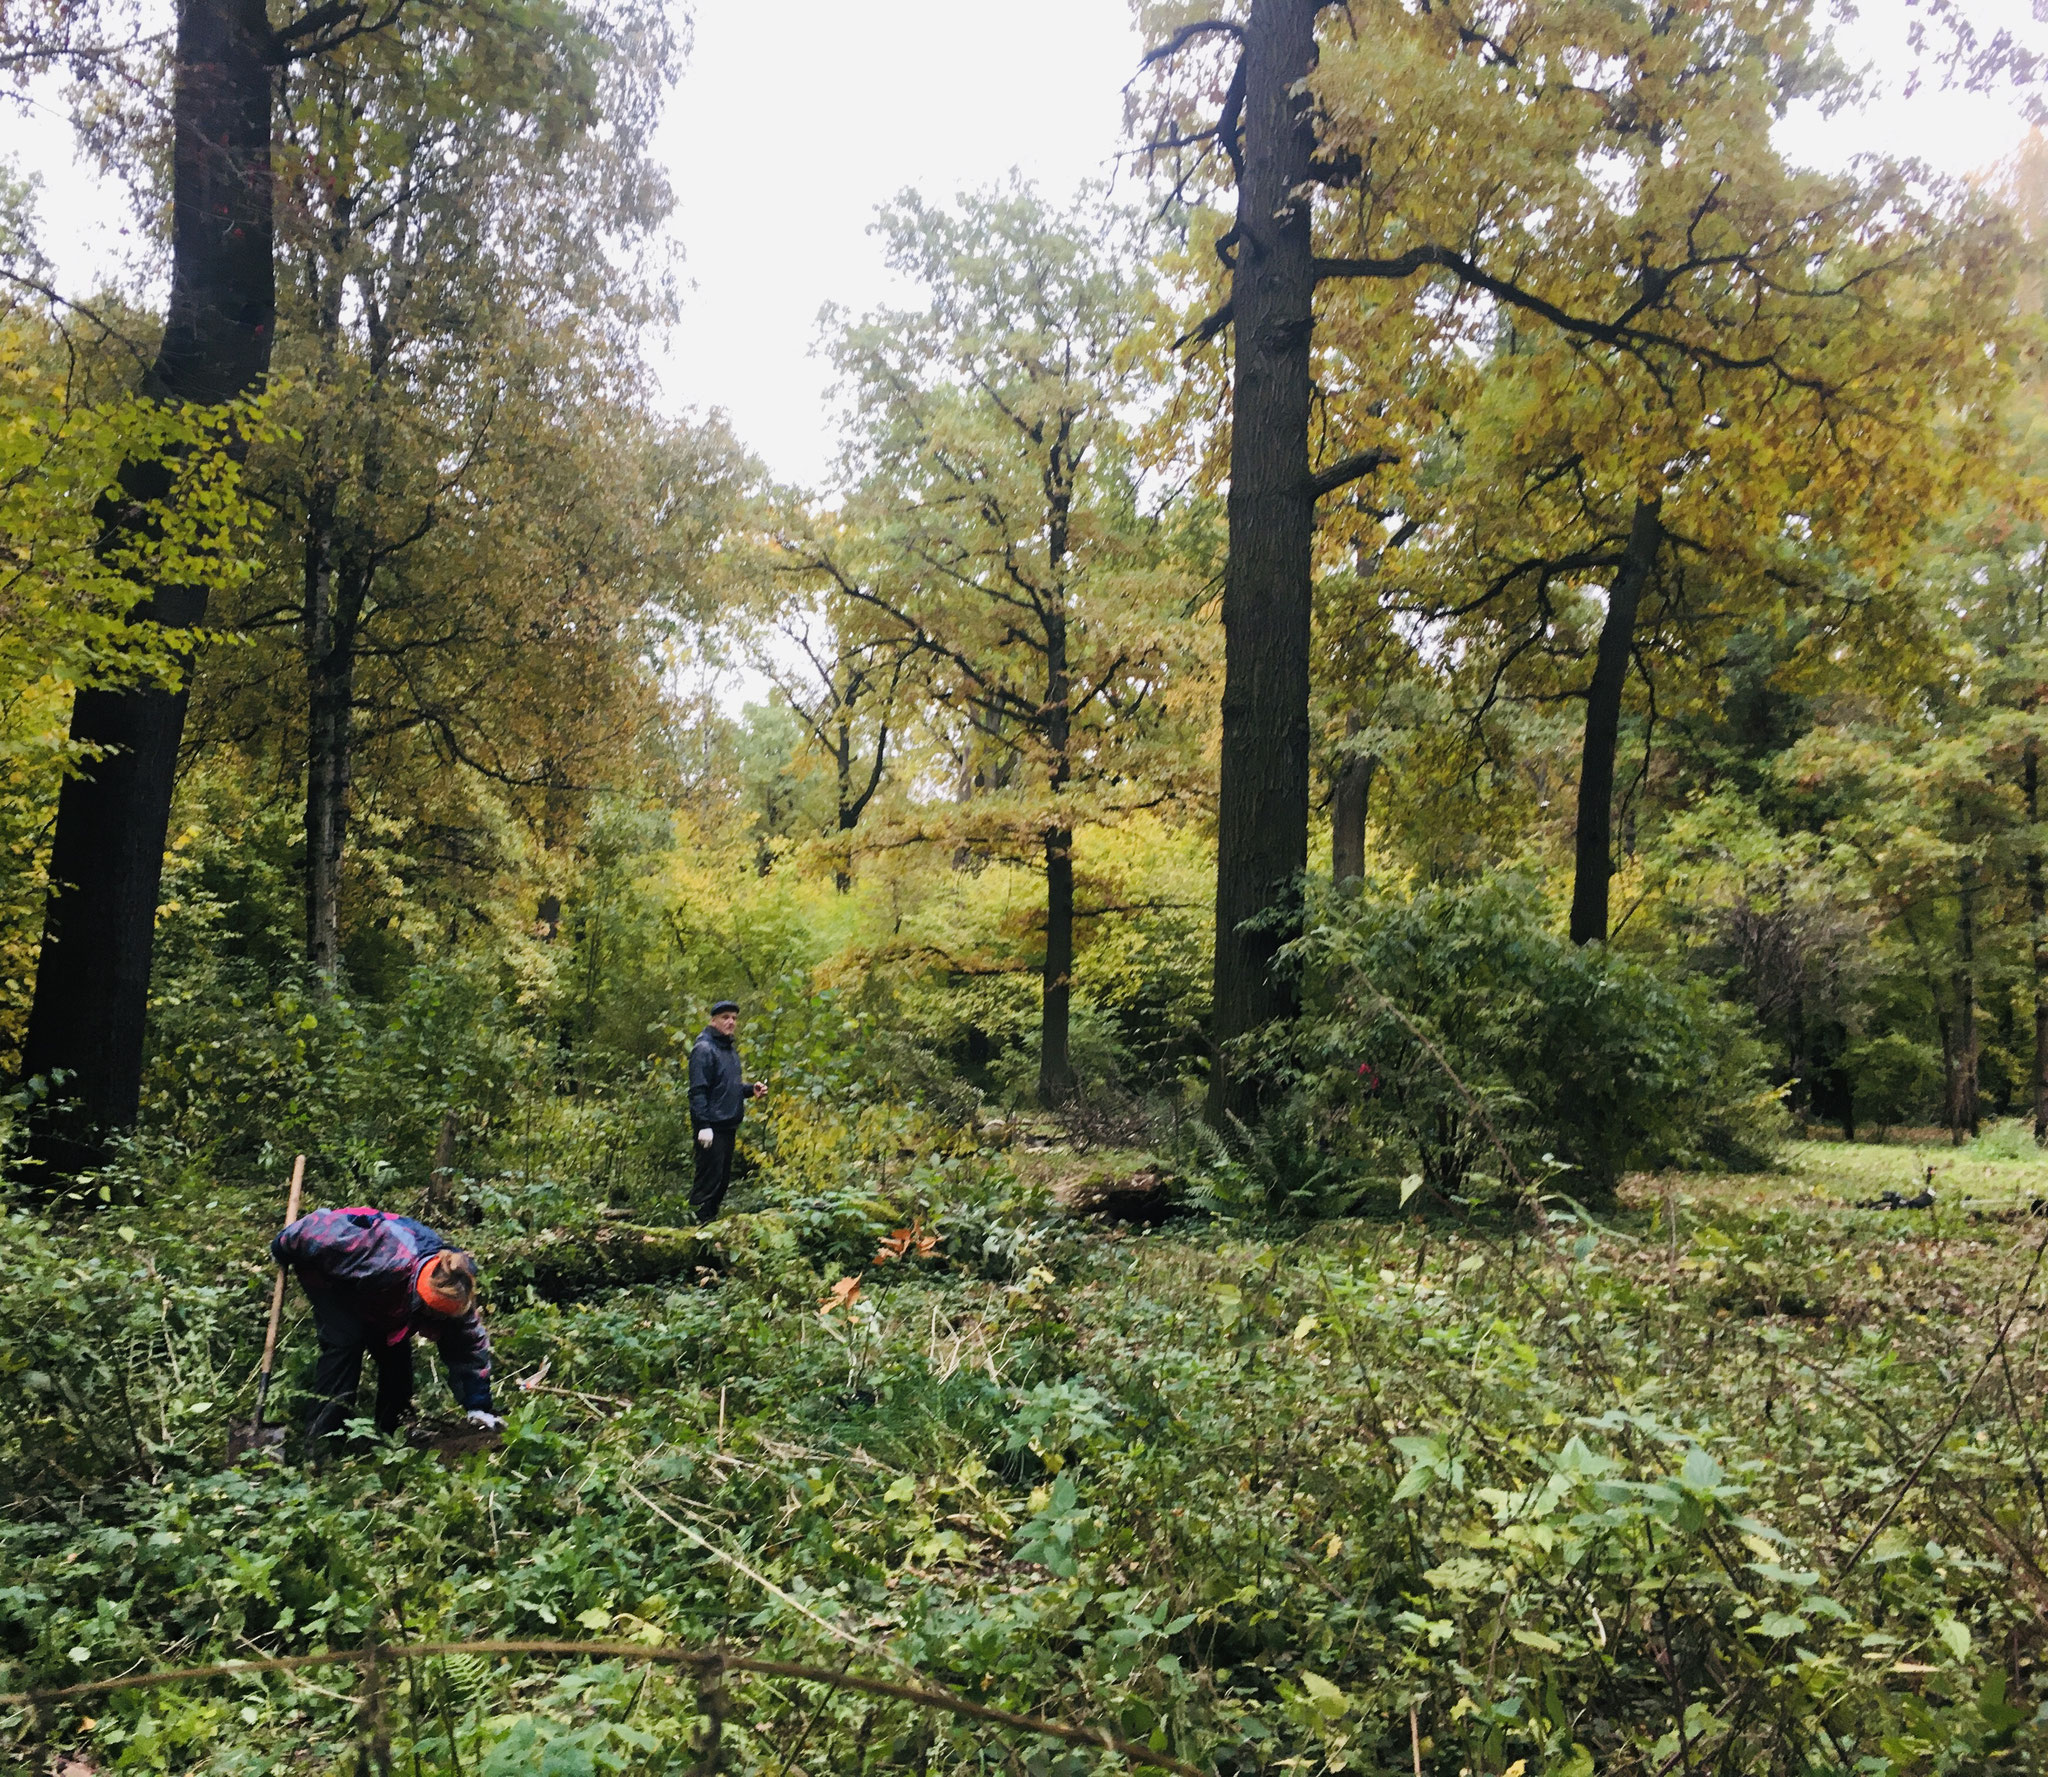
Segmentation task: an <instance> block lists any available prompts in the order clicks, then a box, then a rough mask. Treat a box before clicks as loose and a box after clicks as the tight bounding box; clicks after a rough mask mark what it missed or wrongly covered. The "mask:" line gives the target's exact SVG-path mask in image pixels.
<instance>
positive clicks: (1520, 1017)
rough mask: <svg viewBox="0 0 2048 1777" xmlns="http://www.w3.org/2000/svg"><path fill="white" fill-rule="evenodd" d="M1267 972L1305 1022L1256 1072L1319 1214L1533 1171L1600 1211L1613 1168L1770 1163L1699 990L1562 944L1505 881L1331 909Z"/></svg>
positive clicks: (1466, 1188) (1742, 1071)
mask: <svg viewBox="0 0 2048 1777" xmlns="http://www.w3.org/2000/svg"><path fill="white" fill-rule="evenodd" d="M1283 956H1284V958H1285V960H1286V962H1287V964H1288V965H1290V966H1291V967H1292V968H1293V969H1294V970H1295V971H1296V973H1297V975H1298V977H1299V979H1300V981H1301V983H1302V987H1303V997H1304V1007H1303V1014H1302V1017H1301V1018H1300V1019H1299V1020H1298V1021H1297V1022H1296V1023H1294V1024H1293V1025H1292V1026H1290V1027H1289V1028H1288V1030H1287V1032H1286V1034H1285V1036H1284V1037H1283V1038H1282V1039H1281V1042H1280V1044H1279V1045H1278V1046H1277V1047H1276V1048H1274V1049H1272V1050H1271V1051H1269V1052H1268V1054H1266V1055H1265V1056H1264V1057H1263V1058H1259V1059H1263V1061H1264V1062H1265V1064H1266V1065H1267V1067H1268V1068H1269V1070H1270V1074H1271V1077H1272V1079H1273V1081H1274V1083H1275V1084H1276V1085H1278V1086H1280V1087H1283V1088H1285V1089H1286V1090H1287V1091H1288V1093H1289V1094H1290V1095H1291V1096H1292V1097H1293V1098H1294V1101H1295V1102H1294V1105H1293V1119H1294V1122H1295V1123H1298V1124H1299V1125H1300V1127H1299V1128H1298V1129H1297V1130H1296V1137H1297V1143H1298V1145H1299V1146H1300V1147H1301V1148H1302V1149H1303V1150H1304V1152H1305V1153H1310V1154H1314V1155H1317V1156H1319V1157H1320V1160H1321V1169H1322V1171H1323V1173H1324V1175H1325V1177H1324V1181H1323V1183H1322V1184H1321V1185H1320V1186H1319V1187H1318V1189H1319V1191H1320V1193H1321V1195H1322V1196H1323V1198H1324V1199H1325V1200H1326V1201H1328V1200H1329V1199H1330V1198H1331V1197H1332V1194H1333V1193H1335V1194H1336V1195H1338V1196H1341V1195H1343V1194H1344V1192H1346V1191H1349V1192H1350V1193H1352V1194H1354V1195H1355V1194H1356V1190H1357V1187H1358V1185H1359V1184H1360V1183H1361V1182H1370V1181H1375V1180H1377V1181H1386V1182H1388V1183H1391V1182H1392V1181H1396V1180H1400V1179H1402V1178H1404V1177H1416V1178H1419V1179H1420V1181H1421V1183H1422V1184H1423V1185H1424V1186H1426V1187H1428V1188H1429V1189H1431V1190H1433V1191H1434V1192H1435V1193H1436V1194H1438V1195H1439V1196H1441V1197H1444V1198H1447V1199H1449V1198H1461V1197H1469V1196H1471V1195H1472V1194H1474V1193H1480V1194H1484V1193H1485V1192H1486V1191H1488V1190H1490V1189H1493V1188H1497V1187H1501V1186H1503V1185H1505V1184H1507V1183H1508V1182H1509V1181H1511V1180H1512V1177H1513V1175H1514V1174H1515V1173H1519V1174H1520V1175H1521V1177H1522V1178H1523V1179H1525V1180H1529V1179H1533V1178H1535V1177H1536V1176H1538V1175H1539V1174H1540V1173H1542V1172H1543V1171H1544V1170H1545V1166H1546V1157H1554V1159H1555V1161H1556V1162H1558V1163H1562V1164H1563V1165H1565V1166H1568V1167H1571V1168H1573V1169H1575V1174H1574V1176H1572V1177H1571V1178H1568V1179H1567V1180H1566V1182H1565V1187H1564V1188H1565V1189H1566V1190H1567V1191H1568V1192H1570V1193H1571V1194H1573V1195H1587V1196H1591V1197H1594V1198H1601V1197H1605V1196H1607V1195H1609V1194H1611V1192H1612V1190H1613V1188H1614V1185H1615V1183H1616V1181H1617V1180H1618V1179H1619V1177H1620V1175H1621V1174H1622V1172H1623V1171H1624V1170H1626V1169H1628V1168H1630V1167H1636V1166H1670V1165H1703V1164H1708V1163H1713V1164H1718V1165H1722V1166H1727V1167H1731V1168H1743V1167H1754V1166H1756V1165H1759V1164H1761V1163H1763V1162H1764V1161H1765V1160H1766V1158H1767V1157H1768V1154H1769V1151H1770V1146H1771V1142H1772V1139H1773V1136H1774V1134H1775V1130H1776V1126H1777V1115H1778V1113H1777V1106H1776V1101H1775V1098H1774V1096H1773V1095H1772V1094H1771V1093H1770V1092H1769V1091H1768V1090H1767V1088H1766V1085H1765V1081H1764V1075H1763V1062H1764V1056H1763V1050H1762V1046H1761V1045H1760V1044H1759V1043H1758V1041H1757V1040H1756V1038H1755V1036H1754V1034H1753V1033H1752V1031H1751V1030H1750V1028H1749V1025H1748V1023H1747V1021H1746V1019H1745V1017H1744V1015H1743V1014H1742V1013H1741V1012H1739V1011H1737V1010H1736V1009H1735V1008H1733V1007H1731V1006H1729V1005H1727V1004H1726V1003H1724V1002H1722V1001H1720V1000H1718V999H1716V998H1715V996H1714V994H1713V992H1712V989H1711V986H1710V984H1709V983H1707V982H1706V981H1704V980H1699V979H1694V980H1690V981H1682V982H1671V981H1667V980H1665V979H1663V978H1662V977H1660V976H1659V975H1658V974H1657V973H1655V972H1654V971H1653V970H1652V969H1650V968H1649V967H1648V966H1647V965H1646V964H1644V963H1642V962H1640V961H1638V960H1636V959H1634V958H1632V957H1629V956H1627V955H1625V954H1623V953H1621V952H1619V951H1616V950H1614V949H1613V948H1611V947H1610V946H1608V945H1604V944H1595V945H1586V946H1578V945H1574V944H1572V943H1570V942H1569V941H1568V940H1567V939H1566V938H1565V937H1564V936H1563V935H1562V934H1561V933H1560V932H1558V931H1557V929H1556V927H1555V925H1554V924H1553V922H1552V917H1551V914H1550V911H1549V909H1548V908H1547V907H1546V905H1545V904H1544V902H1543V900H1542V899H1541V897H1540V895H1539V893H1538V891H1537V889H1536V886H1535V885H1534V884H1533V883H1531V882H1528V881H1526V880H1524V879H1522V878H1519V877H1514V876H1495V877H1490V878H1486V879H1483V880H1481V881H1479V882H1476V883H1473V884H1470V885H1460V886H1456V887H1446V888H1432V889H1425V890H1423V891H1422V892H1420V893H1418V894H1416V895H1414V896H1413V897H1412V898H1410V899H1407V900H1386V901H1373V900H1350V899H1344V898H1333V899H1331V900H1329V901H1327V902H1325V903H1324V904H1323V905H1321V906H1320V907H1318V908H1316V909H1315V910H1314V912H1313V916H1312V919H1311V922H1310V925H1309V928H1308V930H1307V931H1306V932H1305V933H1304V935H1303V936H1302V937H1301V938H1300V939H1299V940H1297V941H1296V942H1295V943H1293V944H1291V945H1289V946H1288V947H1287V949H1286V951H1285V952H1284V953H1283ZM1283 1121H1285V1120H1284V1119H1283ZM1503 1175H1505V1177H1504V1176H1503Z"/></svg>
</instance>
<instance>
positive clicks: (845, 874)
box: [832, 704, 860, 895]
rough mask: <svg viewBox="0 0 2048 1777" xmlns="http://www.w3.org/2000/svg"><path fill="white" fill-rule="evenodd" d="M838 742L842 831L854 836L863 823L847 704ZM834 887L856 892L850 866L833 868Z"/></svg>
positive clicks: (836, 763)
mask: <svg viewBox="0 0 2048 1777" xmlns="http://www.w3.org/2000/svg"><path fill="white" fill-rule="evenodd" d="M835 739H836V744H835V745H834V747H833V749H832V763H833V766H834V769H835V771H836V773H837V777H838V788H839V831H840V832H842V833H851V832H852V831H853V830H854V828H855V827H856V826H857V825H859V823H860V810H859V809H857V808H855V807H854V805H853V721H852V716H851V712H850V711H849V710H848V709H847V707H846V706H845V705H843V704H842V705H841V706H840V713H839V728H838V733H837V735H836V737H835ZM832 886H833V888H834V889H836V890H837V891H838V892H839V893H840V894H842V895H844V894H848V893H850V892H851V891H852V889H853V871H852V870H851V869H850V868H849V867H848V865H847V864H845V863H841V864H838V865H836V866H835V867H834V868H833V871H832Z"/></svg>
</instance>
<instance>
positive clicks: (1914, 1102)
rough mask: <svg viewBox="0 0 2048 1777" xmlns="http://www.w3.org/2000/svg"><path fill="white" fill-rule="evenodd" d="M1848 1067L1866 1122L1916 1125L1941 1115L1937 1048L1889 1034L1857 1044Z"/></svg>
mask: <svg viewBox="0 0 2048 1777" xmlns="http://www.w3.org/2000/svg"><path fill="white" fill-rule="evenodd" d="M1845 1063H1846V1066H1847V1068H1848V1070H1849V1075H1850V1077H1851V1078H1852V1079H1853V1080H1854V1081H1855V1083H1856V1115H1857V1116H1858V1118H1859V1119H1861V1120H1862V1121H1863V1122H1865V1123H1877V1124H1886V1123H1917V1122H1921V1121H1932V1120H1933V1119H1934V1118H1936V1117H1938V1116H1939V1115H1940V1114H1941V1054H1940V1051H1938V1050H1937V1049H1936V1048H1935V1047H1934V1045H1933V1044H1931V1043H1916V1042H1914V1041H1913V1039H1912V1038H1911V1037H1908V1036H1905V1035H1904V1034H1902V1033H1901V1032H1898V1031H1887V1032H1886V1033H1885V1034H1884V1035H1883V1036H1879V1037H1872V1038H1870V1039H1869V1040H1868V1041H1866V1042H1861V1043H1857V1044H1855V1045H1853V1046H1852V1047H1851V1048H1850V1050H1849V1053H1848V1055H1847V1056H1846V1057H1845Z"/></svg>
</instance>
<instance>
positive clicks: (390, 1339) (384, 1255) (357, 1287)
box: [270, 1209, 504, 1447]
mask: <svg viewBox="0 0 2048 1777" xmlns="http://www.w3.org/2000/svg"><path fill="white" fill-rule="evenodd" d="M270 1250H271V1254H272V1256H273V1257H274V1258H275V1259H276V1260H277V1262H278V1263H279V1264H280V1265H289V1266H290V1267H291V1268H292V1269H293V1270H294V1271H296V1272H297V1273H298V1276H299V1282H300V1283H301V1284H303V1285H304V1286H305V1290H306V1295H307V1298H308V1299H309V1300H310V1301H311V1302H312V1304H313V1324H314V1325H315V1326H316V1327H317V1328H318V1329H319V1333H320V1367H319V1369H318V1370H317V1371H315V1373H314V1377H313V1392H314V1394H315V1395H316V1396H317V1397H318V1400H317V1401H316V1403H315V1405H314V1408H313V1411H312V1413H311V1415H310V1416H309V1417H308V1419H307V1422H306V1438H307V1442H308V1444H309V1446H314V1447H317V1445H318V1442H319V1440H321V1439H322V1438H326V1437H330V1436H331V1435H332V1434H333V1433H334V1432H336V1431H338V1430H339V1429H340V1427H341V1426H342V1424H343V1423H344V1422H345V1421H346V1420H347V1419H348V1418H349V1417H350V1416H351V1415H352V1414H353V1413H354V1411H355V1400H356V1387H357V1384H358V1383H359V1382H360V1381H361V1380H362V1374H363V1358H364V1355H365V1354H367V1355H368V1356H369V1357H370V1358H372V1359H373V1360H374V1361H375V1363H376V1365H377V1408H376V1414H377V1429H378V1430H379V1431H381V1432H387V1433H388V1432H394V1431H396V1430H397V1429H398V1426H399V1423H400V1421H402V1420H403V1419H404V1418H405V1415H406V1413H407V1411H408V1410H409V1409H410V1408H411V1406H412V1336H413V1334H415V1333H418V1334H419V1335H420V1336H421V1337H422V1338H426V1339H431V1340H432V1341H433V1342H434V1343H435V1344H436V1345H438V1346H439V1347H440V1348H441V1362H442V1363H443V1364H444V1365H446V1367H447V1370H448V1386H449V1387H450V1388H451V1389H452V1390H453V1391H454V1394H455V1398H456V1400H457V1401H459V1402H460V1403H461V1404H462V1407H463V1409H464V1411H465V1412H466V1413H467V1414H468V1416H469V1418H470V1420H471V1421H472V1422H473V1423H474V1424H477V1425H482V1426H487V1427H492V1428H495V1427H497V1426H500V1425H502V1424H504V1421H503V1420H502V1419H500V1418H499V1417H498V1416H497V1415H496V1414H495V1413H493V1412H492V1411H491V1339H490V1335H489V1334H488V1333H486V1332H485V1331H484V1323H483V1317H482V1316H481V1315H480V1314H478V1313H477V1311H476V1261H475V1260H474V1259H473V1258H471V1257H470V1255H469V1254H468V1253H466V1252H463V1251H462V1250H461V1249H460V1248H458V1247H452V1246H449V1245H448V1244H447V1243H446V1242H445V1241H443V1240H442V1238H441V1236H440V1235H438V1234H436V1233H435V1232H434V1230H433V1229H431V1228H429V1227H427V1226H426V1225H425V1224H424V1223H421V1222H416V1221H414V1220H412V1218H411V1217H409V1216H395V1215H387V1214H386V1213H385V1212H384V1211H383V1210H381V1209H319V1210H315V1211H314V1212H313V1213H312V1214H311V1215H309V1216H301V1217H300V1218H299V1219H298V1220H297V1221H296V1222H293V1223H292V1224H291V1226H290V1227H288V1228H286V1229H285V1230H284V1232H283V1233H281V1234H279V1235H278V1237H277V1238H276V1239H275V1240H274V1241H272V1242H271V1246H270Z"/></svg>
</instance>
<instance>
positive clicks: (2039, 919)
mask: <svg viewBox="0 0 2048 1777" xmlns="http://www.w3.org/2000/svg"><path fill="white" fill-rule="evenodd" d="M2023 758H2024V760H2025V769H2026V789H2027V829H2028V831H2027V937H2028V942H2029V947H2030V949H2031V950H2032V952H2033V959H2034V1090H2033V1093H2032V1098H2033V1101H2034V1103H2033V1109H2034V1140H2035V1141H2036V1142H2042V1143H2048V872H2044V870H2043V868H2042V862H2041V828H2040V821H2041V743H2040V741H2039V740H2038V739H2037V738H2036V737H2035V736H2033V735H2031V734H2030V735H2028V736H2027V744H2026V751H2025V753H2024V754H2023Z"/></svg>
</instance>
